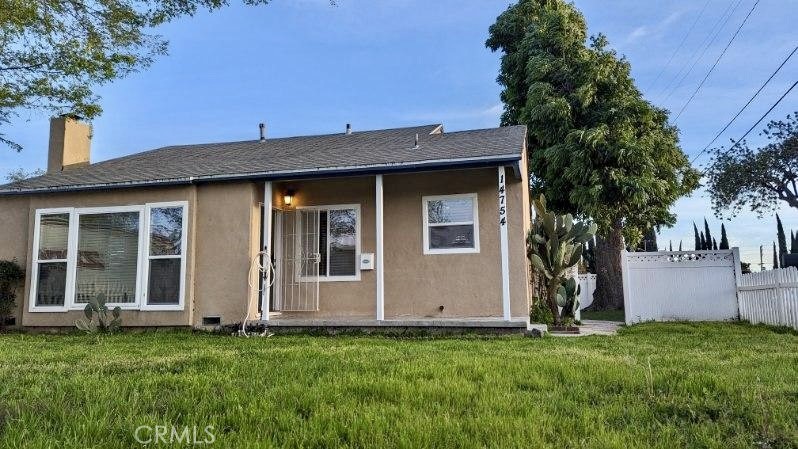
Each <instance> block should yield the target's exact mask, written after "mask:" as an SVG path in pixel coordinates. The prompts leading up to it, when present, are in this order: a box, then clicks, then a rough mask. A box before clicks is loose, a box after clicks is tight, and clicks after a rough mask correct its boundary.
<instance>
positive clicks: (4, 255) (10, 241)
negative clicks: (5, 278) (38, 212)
mask: <svg viewBox="0 0 798 449" xmlns="http://www.w3.org/2000/svg"><path fill="white" fill-rule="evenodd" d="M29 203H30V198H28V197H19V196H5V197H3V196H0V260H14V259H16V260H17V262H18V263H19V264H20V265H21V266H22V267H23V268H24V267H26V266H27V263H28V239H27V238H26V236H27V234H28V210H29V207H28V205H29ZM24 302H25V288H24V285H23V286H20V288H19V289H18V290H17V299H16V304H17V307H16V312H15V313H14V318H15V319H16V323H17V325H21V317H22V307H23V303H24Z"/></svg>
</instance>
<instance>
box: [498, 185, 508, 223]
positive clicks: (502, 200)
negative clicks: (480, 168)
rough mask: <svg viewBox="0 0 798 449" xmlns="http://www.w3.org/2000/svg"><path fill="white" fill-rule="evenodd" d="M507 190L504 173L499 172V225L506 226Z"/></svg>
mask: <svg viewBox="0 0 798 449" xmlns="http://www.w3.org/2000/svg"><path fill="white" fill-rule="evenodd" d="M506 200H507V190H506V188H505V185H504V173H500V174H499V226H507V204H506Z"/></svg>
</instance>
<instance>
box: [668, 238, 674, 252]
mask: <svg viewBox="0 0 798 449" xmlns="http://www.w3.org/2000/svg"><path fill="white" fill-rule="evenodd" d="M668 251H670V252H673V240H668Z"/></svg>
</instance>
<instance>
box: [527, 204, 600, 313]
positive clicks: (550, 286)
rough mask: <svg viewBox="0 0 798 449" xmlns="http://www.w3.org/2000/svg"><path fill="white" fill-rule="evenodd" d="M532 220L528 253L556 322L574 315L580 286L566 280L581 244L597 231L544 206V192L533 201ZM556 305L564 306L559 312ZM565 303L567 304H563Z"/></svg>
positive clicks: (578, 255) (579, 253)
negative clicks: (542, 280)
mask: <svg viewBox="0 0 798 449" xmlns="http://www.w3.org/2000/svg"><path fill="white" fill-rule="evenodd" d="M534 206H535V212H536V216H535V221H534V223H533V225H532V229H531V230H530V231H529V236H528V237H527V256H528V257H529V260H530V262H531V263H532V266H533V267H534V269H535V270H536V271H537V272H538V273H540V274H541V275H542V277H543V278H544V280H545V283H546V296H547V301H548V305H549V309H550V310H551V311H552V314H553V315H554V317H555V318H554V321H555V324H557V325H560V324H562V319H563V317H564V316H573V313H574V308H575V307H577V305H576V304H575V303H576V302H577V301H576V296H577V295H578V294H579V286H578V285H576V281H575V280H573V279H570V280H571V281H573V283H574V285H573V286H571V285H570V284H569V283H568V281H567V280H566V276H567V274H568V270H569V268H571V267H573V266H574V265H576V264H577V263H579V260H580V258H581V257H582V249H583V245H584V244H585V243H586V242H587V241H588V240H590V239H591V238H592V237H593V236H594V235H595V234H596V224H595V223H588V222H574V218H573V216H572V215H571V214H566V215H557V214H556V213H554V212H552V211H549V210H547V209H546V197H544V196H543V195H541V196H540V198H538V199H536V200H535V201H534ZM558 306H560V307H562V308H563V313H562V314H561V313H560V312H559V310H558ZM566 306H567V307H566Z"/></svg>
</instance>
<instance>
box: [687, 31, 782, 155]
mask: <svg viewBox="0 0 798 449" xmlns="http://www.w3.org/2000/svg"><path fill="white" fill-rule="evenodd" d="M796 51H798V46H796V47H795V48H793V49H792V51H791V52H790V54H789V55H787V57H786V58H784V61H782V62H781V64H780V65H779V66H778V68H776V70H775V71H774V72H773V73H771V74H770V76H769V77H768V79H767V80H765V82H764V83H762V85H761V86H759V89H757V91H756V92H754V95H753V96H752V97H751V98H749V99H748V102H747V103H745V105H743V107H742V108H740V110H739V111H737V113H736V114H734V117H732V119H731V120H729V122H728V123H726V126H724V127H723V129H721V130H720V131H718V133H717V134H715V137H713V138H712V140H711V141H710V142H709V143H708V144H707V145H706V146H705V147H704V149H702V150H701V151H700V152H699V153H698V154H697V155H695V157H694V158H693V160H692V161H690V163H691V164H692V163H693V162H695V161H696V159H698V158H699V157H700V156H701V155H702V154H704V153H705V152H706V151H707V150H708V149H709V147H710V146H712V144H713V143H715V141H716V140H718V137H720V136H721V134H723V133H724V132H726V130H727V129H728V128H729V126H731V124H732V123H734V121H735V120H737V117H739V116H740V114H742V113H743V111H745V109H746V108H748V106H749V105H750V104H751V102H752V101H754V99H755V98H756V97H757V96H758V95H759V94H760V92H762V90H763V89H764V88H765V86H767V85H768V84H769V83H770V81H771V80H772V79H773V77H775V76H776V74H778V73H779V71H780V70H781V68H782V67H784V65H785V64H787V61H789V60H790V58H792V56H793V55H794V54H795V52H796Z"/></svg>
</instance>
